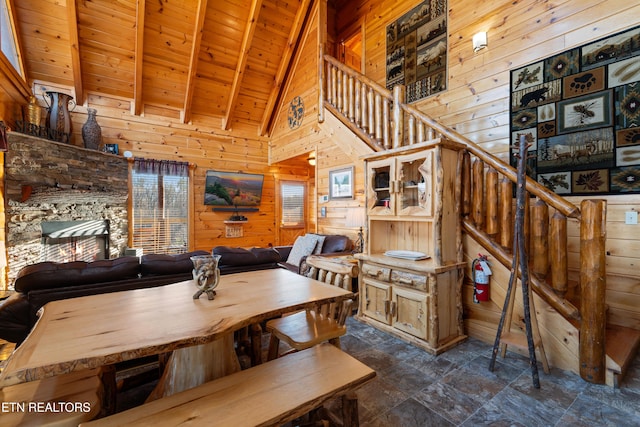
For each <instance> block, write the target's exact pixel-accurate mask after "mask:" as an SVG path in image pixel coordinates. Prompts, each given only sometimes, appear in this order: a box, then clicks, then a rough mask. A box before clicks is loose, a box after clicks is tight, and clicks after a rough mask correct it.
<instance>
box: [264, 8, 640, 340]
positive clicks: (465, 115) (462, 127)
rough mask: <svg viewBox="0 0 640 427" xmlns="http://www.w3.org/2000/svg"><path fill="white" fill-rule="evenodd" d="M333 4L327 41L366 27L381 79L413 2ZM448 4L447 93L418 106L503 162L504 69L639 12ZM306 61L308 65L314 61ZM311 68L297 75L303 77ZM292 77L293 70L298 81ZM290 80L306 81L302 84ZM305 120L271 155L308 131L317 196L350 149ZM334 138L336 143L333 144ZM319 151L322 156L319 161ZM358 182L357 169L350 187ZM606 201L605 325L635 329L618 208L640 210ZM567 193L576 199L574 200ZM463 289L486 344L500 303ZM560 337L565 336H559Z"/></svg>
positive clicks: (638, 205) (639, 322)
mask: <svg viewBox="0 0 640 427" xmlns="http://www.w3.org/2000/svg"><path fill="white" fill-rule="evenodd" d="M337 3H338V5H337V6H336V7H337V8H338V10H337V11H334V12H335V14H334V15H332V14H330V19H331V17H332V16H335V34H334V39H339V37H340V35H348V34H352V33H354V32H355V31H357V29H358V28H360V26H364V46H365V52H364V64H365V69H364V73H365V75H366V76H367V77H369V78H371V79H373V80H374V81H376V82H378V83H380V84H384V83H385V49H386V40H385V29H386V26H387V25H388V24H389V23H390V22H393V21H394V20H396V19H397V18H398V17H400V16H401V15H402V14H403V13H405V12H406V11H408V10H410V9H411V8H412V7H414V6H415V5H416V4H418V3H419V1H418V0H401V1H396V0H354V1H348V2H337ZM448 10H449V13H448V33H449V63H448V75H449V82H448V85H449V86H448V89H447V90H446V91H444V92H442V93H440V94H438V95H437V96H434V97H431V98H428V99H426V100H423V101H421V102H419V103H417V104H416V106H417V107H418V108H419V109H420V110H421V111H423V112H425V113H426V114H429V115H430V116H432V117H434V118H436V119H437V120H439V121H441V122H442V123H443V124H445V125H447V126H450V127H452V128H454V129H456V130H457V131H458V132H460V133H462V134H463V135H465V136H466V137H468V138H469V139H471V140H473V141H474V142H476V143H478V144H480V145H481V146H482V147H483V148H484V149H485V150H487V151H489V152H492V153H494V154H496V155H498V156H499V157H501V158H503V159H504V160H508V143H509V70H511V69H515V68H517V67H520V66H522V65H525V64H528V63H531V62H534V61H536V60H539V59H541V58H545V57H547V56H550V55H552V54H554V53H559V52H562V51H564V50H567V49H569V48H572V47H575V46H580V45H582V44H584V43H587V42H589V41H592V40H596V39H599V38H601V37H604V36H607V35H610V34H613V33H616V32H619V31H622V30H625V29H627V28H630V27H633V26H634V25H637V24H638V22H639V21H638V17H639V16H640V5H639V4H637V2H629V1H627V0H610V1H607V2H600V1H598V0H580V1H571V0H560V1H556V2H553V4H551V3H548V2H540V1H536V0H524V1H519V2H511V1H506V0H499V1H498V0H497V1H491V2H480V3H479V2H477V1H473V0H449V1H448ZM330 28H332V24H330ZM478 31H487V32H488V40H489V47H488V48H487V49H484V50H483V51H480V52H478V53H474V52H473V49H472V46H471V38H472V36H473V34H475V33H476V32H478ZM310 62H311V61H310ZM307 66H308V67H309V69H311V68H312V67H316V64H307ZM308 73H309V72H305V73H304V76H305V77H304V78H307V77H306V76H308V75H309V74H308ZM299 77H300V75H298V74H296V78H295V81H296V82H298V79H299ZM297 84H303V83H302V81H300V82H299V83H297ZM294 86H295V84H294V85H292V87H294ZM306 87H307V86H305V88H306ZM305 94H306V97H307V98H308V99H309V100H310V102H313V99H314V97H315V94H312V93H311V92H309V91H306V92H305ZM307 98H305V99H307ZM308 126H309V127H308V128H307V129H306V133H305V134H304V135H296V134H291V133H287V132H284V131H283V129H282V128H278V129H276V132H275V134H274V138H273V140H272V142H271V144H272V151H271V155H272V160H277V159H281V158H286V157H287V156H292V155H294V154H295V153H297V152H301V151H302V150H304V149H308V148H309V145H310V144H308V138H309V135H310V134H313V135H314V136H315V139H314V141H316V145H317V148H318V149H319V155H318V158H319V159H320V160H321V163H320V164H319V167H318V189H317V191H318V194H324V193H326V192H327V186H326V184H325V183H324V182H323V180H322V177H323V176H325V175H326V174H327V173H328V172H327V171H328V170H330V169H332V168H334V167H339V166H341V165H343V164H344V160H343V159H344V158H345V156H344V155H343V153H342V151H344V150H347V151H349V150H351V149H352V145H350V144H349V143H346V144H345V143H344V142H343V140H344V139H347V140H348V138H346V137H345V136H344V135H341V136H340V137H333V136H331V133H328V134H327V136H328V137H331V141H327V140H326V138H322V137H321V136H320V135H318V134H317V130H316V128H315V126H312V125H308ZM310 129H313V131H311V130H310ZM341 139H343V140H341ZM332 144H333V146H334V148H331V147H332ZM311 145H312V144H311ZM325 147H326V148H325ZM342 147H344V150H343V148H342ZM335 153H338V155H336V154H335ZM323 158H324V159H325V162H322V159H323ZM353 161H354V164H355V165H356V170H358V165H360V164H361V161H360V160H359V159H355V158H354V159H353ZM362 179H363V177H361V176H360V175H359V174H358V173H356V188H357V187H358V182H362ZM358 191H360V190H357V192H358ZM358 197H359V196H358ZM605 199H606V200H607V201H608V209H607V220H608V221H607V233H608V239H607V250H608V254H609V255H608V256H607V271H608V277H607V282H608V284H607V304H608V307H609V317H608V319H609V322H611V323H615V324H620V325H623V326H629V327H633V328H636V329H640V270H639V269H638V268H637V266H638V264H640V255H638V254H640V251H638V250H637V249H638V246H639V245H640V228H638V227H640V225H637V226H634V225H625V224H624V212H625V211H629V210H635V211H638V210H640V196H637V195H636V196H607V197H605ZM571 200H572V201H574V202H575V203H576V204H579V203H580V200H581V199H580V198H574V199H571ZM330 207H331V206H329V209H328V211H327V218H319V219H318V224H319V228H321V229H325V230H338V229H340V228H341V225H342V224H343V217H342V216H341V215H339V214H336V215H334V214H333V213H332V209H330ZM570 227H573V229H571V228H570V238H569V245H570V248H571V250H572V253H571V257H570V263H571V265H572V266H573V267H572V269H571V272H570V274H571V278H572V279H576V280H577V276H578V273H577V269H576V266H577V265H578V260H579V243H578V229H577V227H576V226H575V224H573V225H570ZM476 254H477V252H474V250H471V251H470V252H468V253H467V254H466V258H467V259H468V261H471V259H473V258H474V257H475V256H476ZM623 276H624V277H623ZM470 292H471V290H470V289H465V295H466V296H465V313H466V315H467V316H470V319H468V321H467V323H468V322H472V323H473V322H474V321H477V322H478V324H477V325H480V326H481V327H475V328H474V327H472V328H471V332H470V333H471V335H477V336H478V338H481V339H485V340H487V341H492V340H493V339H494V338H495V330H492V329H491V327H490V328H489V329H487V328H486V325H491V324H493V325H495V324H496V323H497V321H496V322H493V321H494V320H495V319H494V317H495V314H496V312H498V313H499V311H500V310H501V307H497V306H495V305H494V307H488V306H485V307H482V308H481V307H478V306H477V305H474V306H472V305H471V298H470V295H471V294H470ZM467 297H468V298H467ZM482 310H489V312H491V311H493V315H492V316H489V317H490V322H489V323H487V324H484V323H483V321H482V319H483V316H485V317H484V318H486V313H485V315H479V314H478V313H479V312H480V311H482ZM474 319H475V320H474ZM557 338H558V339H560V340H562V338H561V336H560V335H558V337H557Z"/></svg>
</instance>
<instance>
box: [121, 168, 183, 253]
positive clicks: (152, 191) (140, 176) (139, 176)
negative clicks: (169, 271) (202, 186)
mask: <svg viewBox="0 0 640 427" xmlns="http://www.w3.org/2000/svg"><path fill="white" fill-rule="evenodd" d="M131 178H132V180H131V181H132V185H133V193H132V207H133V210H132V218H133V246H134V247H135V248H142V249H143V252H144V253H145V254H149V253H156V254H177V253H184V252H187V251H188V248H189V241H188V239H189V209H188V206H189V165H188V163H184V162H173V161H164V160H163V161H159V160H148V159H135V161H134V167H133V171H132V177H131Z"/></svg>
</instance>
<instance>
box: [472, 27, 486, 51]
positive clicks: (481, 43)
mask: <svg viewBox="0 0 640 427" xmlns="http://www.w3.org/2000/svg"><path fill="white" fill-rule="evenodd" d="M485 47H487V33H486V32H485V31H481V32H479V33H476V34H474V35H473V51H474V52H478V51H479V50H482V49H484V48H485Z"/></svg>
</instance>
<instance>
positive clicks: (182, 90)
mask: <svg viewBox="0 0 640 427" xmlns="http://www.w3.org/2000/svg"><path fill="white" fill-rule="evenodd" d="M11 2H12V8H13V11H14V16H15V20H16V22H17V29H16V30H17V39H18V43H19V47H20V49H21V50H22V52H23V60H24V66H25V72H26V77H27V81H28V83H29V84H30V85H31V86H32V90H33V91H34V92H35V93H37V94H40V93H41V92H42V88H48V86H54V87H56V86H60V87H63V88H68V89H69V90H71V94H72V95H74V96H75V98H76V101H77V102H78V103H79V104H82V103H84V102H85V100H86V99H87V97H88V96H90V95H97V96H105V97H108V98H114V99H121V100H124V101H128V102H130V106H131V112H132V114H136V115H141V114H145V113H146V114H155V115H160V116H166V117H169V118H171V119H173V120H180V121H182V122H185V123H187V122H190V121H193V122H197V121H198V119H199V118H200V119H202V120H205V121H206V120H207V119H213V120H219V123H220V126H221V127H222V128H223V129H232V128H233V127H234V126H242V127H246V126H251V127H255V128H256V130H257V132H258V133H260V134H265V133H267V132H268V130H269V128H270V126H271V122H272V121H273V119H274V111H275V107H276V106H277V103H278V99H279V97H280V96H282V94H281V91H282V88H283V83H284V82H285V81H286V78H287V73H288V70H289V68H290V66H291V64H292V63H293V61H294V55H295V50H296V45H297V43H298V40H299V39H300V38H301V34H302V32H303V30H304V27H305V22H306V19H307V15H308V14H309V11H310V8H311V4H312V3H313V2H312V0H11Z"/></svg>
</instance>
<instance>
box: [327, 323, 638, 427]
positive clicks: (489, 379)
mask: <svg viewBox="0 0 640 427" xmlns="http://www.w3.org/2000/svg"><path fill="white" fill-rule="evenodd" d="M347 330H348V333H347V335H346V336H345V337H344V338H342V348H343V350H345V351H347V352H348V353H350V354H351V355H353V356H354V357H356V358H357V359H359V360H361V361H362V362H364V363H365V364H367V365H369V366H370V367H372V368H373V369H375V370H376V372H377V374H378V375H377V378H376V379H375V380H374V381H373V382H371V383H369V384H367V385H365V386H364V387H363V388H361V389H360V390H359V392H358V401H359V405H360V406H359V414H360V425H361V426H402V427H412V426H420V427H426V426H438V427H442V426H489V425H491V426H527V427H532V426H563V427H564V426H590V427H592V426H640V355H639V356H636V359H635V361H634V364H633V367H632V369H631V371H630V372H629V374H628V375H627V376H626V378H625V379H624V380H623V382H622V385H621V387H620V389H613V388H611V387H608V386H600V385H594V384H590V383H588V382H585V381H584V380H582V379H581V378H580V377H579V376H578V375H575V374H573V373H570V372H566V371H561V370H558V369H551V373H550V374H549V375H547V374H545V373H544V372H543V371H542V367H540V369H539V375H540V389H536V388H534V387H533V381H532V377H531V369H530V367H529V363H528V362H529V360H528V357H523V356H520V355H517V354H514V353H509V352H507V357H506V358H504V359H502V358H501V357H498V358H497V359H496V368H495V370H494V372H490V371H489V369H488V366H489V362H490V359H491V350H492V345H490V344H485V343H483V342H481V341H479V340H476V339H468V340H467V341H465V342H464V343H462V344H461V345H459V346H457V347H455V348H453V349H451V350H449V351H447V352H445V353H443V354H440V355H438V356H433V355H431V354H429V353H426V352H425V351H423V350H420V349H418V348H416V347H414V346H411V345H409V344H407V343H405V342H404V341H401V340H399V339H397V338H394V337H392V336H390V335H388V334H386V333H383V332H380V331H378V330H376V329H375V328H372V327H370V326H368V325H366V324H363V323H361V322H358V321H357V320H355V319H349V320H348V328H347ZM332 410H336V408H332Z"/></svg>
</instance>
